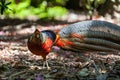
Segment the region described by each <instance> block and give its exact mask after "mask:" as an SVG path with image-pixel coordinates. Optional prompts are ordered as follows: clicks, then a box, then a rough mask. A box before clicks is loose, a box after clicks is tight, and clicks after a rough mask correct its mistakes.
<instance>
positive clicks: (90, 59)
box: [0, 19, 120, 80]
mask: <svg viewBox="0 0 120 80" xmlns="http://www.w3.org/2000/svg"><path fill="white" fill-rule="evenodd" d="M71 23H72V22H69V23H68V22H67V21H66V22H65V21H41V20H38V21H28V20H19V19H4V20H0V80H120V53H117V54H118V55H116V53H100V52H79V53H78V52H71V51H65V50H62V49H60V48H58V47H56V46H54V47H53V49H52V51H51V52H50V54H49V55H48V56H47V60H48V62H49V65H50V67H51V70H47V69H42V65H43V62H42V58H41V57H40V56H36V55H34V54H32V53H31V52H30V51H29V50H28V48H27V44H26V43H27V39H28V37H29V35H30V34H32V33H33V32H34V30H35V29H36V28H38V29H39V30H41V31H42V30H46V29H50V30H58V29H61V28H63V27H64V26H66V25H68V24H71Z"/></svg>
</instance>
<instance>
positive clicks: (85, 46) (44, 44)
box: [28, 20, 120, 67]
mask: <svg viewBox="0 0 120 80" xmlns="http://www.w3.org/2000/svg"><path fill="white" fill-rule="evenodd" d="M53 44H54V45H56V46H58V47H61V48H63V49H67V50H72V51H100V52H116V51H117V52H118V51H120V26H118V25H115V24H112V23H109V22H106V21H97V20H90V21H82V22H78V23H75V24H71V25H69V26H66V27H64V28H63V29H61V30H60V31H59V32H58V33H56V34H55V33H54V32H53V31H49V30H45V31H41V32H40V31H38V30H36V31H35V32H34V34H33V35H32V36H31V37H30V38H29V40H28V48H29V50H30V51H31V52H32V53H34V54H36V55H41V56H42V57H43V60H44V65H45V61H46V56H47V54H49V52H50V50H51V47H52V46H53ZM46 64H47V67H48V63H47V62H46Z"/></svg>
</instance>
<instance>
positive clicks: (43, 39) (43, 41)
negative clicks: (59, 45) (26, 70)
mask: <svg viewBox="0 0 120 80" xmlns="http://www.w3.org/2000/svg"><path fill="white" fill-rule="evenodd" d="M55 39H56V34H55V33H54V32H52V31H50V30H44V31H41V32H40V31H39V30H38V29H36V30H35V32H34V33H33V34H32V35H31V36H30V38H29V39H28V43H27V45H28V49H29V50H30V51H31V52H32V53H33V54H35V55H38V56H39V55H40V56H42V57H43V61H44V63H43V68H44V67H45V64H46V66H47V68H48V69H50V67H49V65H48V62H47V61H46V56H47V55H48V54H49V52H50V51H51V47H52V45H53V43H54V41H55Z"/></svg>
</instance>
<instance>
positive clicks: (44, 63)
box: [43, 61, 51, 70]
mask: <svg viewBox="0 0 120 80" xmlns="http://www.w3.org/2000/svg"><path fill="white" fill-rule="evenodd" d="M45 65H46V66H47V70H51V68H50V67H49V65H48V62H47V61H44V62H43V69H45V68H46V67H45Z"/></svg>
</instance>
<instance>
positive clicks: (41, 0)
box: [0, 0, 120, 19]
mask: <svg viewBox="0 0 120 80" xmlns="http://www.w3.org/2000/svg"><path fill="white" fill-rule="evenodd" d="M0 1H1V4H0V7H1V12H2V13H3V12H4V15H5V16H6V17H10V18H21V19H23V18H28V17H29V16H36V17H37V18H39V19H58V18H60V17H61V16H64V15H65V14H66V13H67V12H68V9H66V5H67V3H68V2H70V4H69V5H68V7H74V8H73V9H75V7H78V8H79V9H81V8H82V10H81V12H87V13H88V15H90V16H91V15H93V14H94V12H95V11H97V12H98V14H100V15H103V16H105V15H106V14H110V15H111V16H113V15H114V12H120V11H118V10H117V9H118V8H116V7H117V6H118V5H119V4H120V0H76V1H74V0H10V3H9V2H7V3H4V4H2V1H5V0H0ZM11 2H12V3H11ZM76 5H77V6H76ZM6 9H10V10H12V12H11V11H10V10H6Z"/></svg>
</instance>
